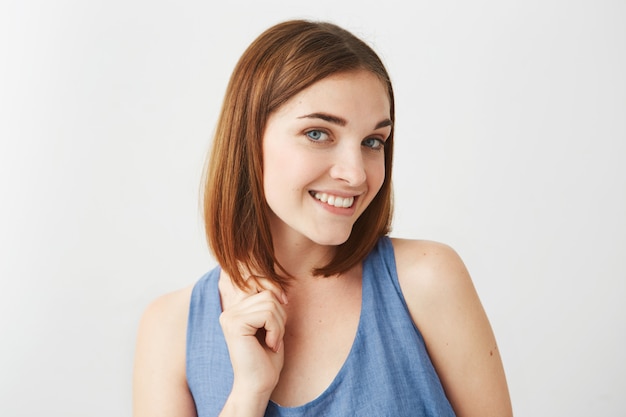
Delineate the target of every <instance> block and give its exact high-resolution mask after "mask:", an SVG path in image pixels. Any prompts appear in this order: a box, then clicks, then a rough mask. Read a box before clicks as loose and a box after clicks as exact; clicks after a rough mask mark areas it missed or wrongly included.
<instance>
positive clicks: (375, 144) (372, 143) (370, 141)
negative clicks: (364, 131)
mask: <svg viewBox="0 0 626 417" xmlns="http://www.w3.org/2000/svg"><path fill="white" fill-rule="evenodd" d="M363 145H364V146H366V147H368V148H371V149H375V150H378V149H382V147H383V146H385V142H383V141H382V140H380V139H378V138H367V139H365V140H364V141H363Z"/></svg>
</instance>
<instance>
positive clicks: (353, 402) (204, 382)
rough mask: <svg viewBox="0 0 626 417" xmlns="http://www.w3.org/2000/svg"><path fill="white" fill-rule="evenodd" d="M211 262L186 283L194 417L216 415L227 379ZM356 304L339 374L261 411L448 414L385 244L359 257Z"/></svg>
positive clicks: (318, 416)
mask: <svg viewBox="0 0 626 417" xmlns="http://www.w3.org/2000/svg"><path fill="white" fill-rule="evenodd" d="M219 275H220V270H219V267H216V268H215V269H213V270H212V271H210V272H208V273H207V274H206V275H204V276H203V277H202V278H201V279H200V280H199V281H198V282H197V283H196V285H195V286H194V289H193V292H192V296H191V304H190V308H189V323H188V329H187V358H186V361H187V365H186V366H187V383H188V385H189V388H190V390H191V394H192V396H193V398H194V401H195V404H196V410H197V412H198V417H214V416H217V415H219V413H220V411H221V409H222V407H223V406H224V403H225V402H226V399H227V398H228V395H229V394H230V389H231V387H232V383H233V371H232V367H231V363H230V359H229V356H228V349H227V347H226V341H225V340H224V335H223V333H222V329H221V327H220V324H219V321H218V320H219V316H220V314H221V304H220V296H219V292H218V287H217V282H218V279H219ZM362 294H363V295H362V306H361V316H360V321H359V325H358V328H357V332H356V336H355V339H354V342H353V345H352V348H351V350H350V353H349V354H348V357H347V359H346V361H345V363H344V364H343V366H342V368H341V369H340V370H339V373H338V374H337V376H336V377H335V379H334V380H333V381H332V382H331V384H330V385H329V386H328V388H326V390H325V391H324V392H323V393H322V394H320V396H319V397H317V398H316V399H314V400H313V401H311V402H309V403H306V404H304V405H302V406H298V407H282V406H280V405H278V404H276V403H274V402H273V401H270V402H269V403H268V405H267V410H266V412H265V416H267V417H274V416H283V417H304V416H314V417H322V416H327V417H346V416H368V417H369V416H376V417H384V416H393V417H403V416H407V417H409V416H410V417H426V416H433V417H434V416H437V417H447V416H454V411H453V410H452V407H451V406H450V403H449V401H448V399H447V398H446V395H445V393H444V391H443V388H442V386H441V382H440V380H439V377H438V376H437V374H436V372H435V369H434V368H433V365H432V363H431V361H430V358H429V356H428V353H427V351H426V347H425V345H424V340H423V338H422V335H421V334H420V332H419V330H418V329H417V327H415V325H414V323H413V321H412V319H411V316H410V315H409V312H408V309H407V306H406V303H405V300H404V297H403V295H402V291H401V290H400V285H399V283H398V276H397V273H396V265H395V258H394V253H393V246H392V244H391V240H390V239H389V238H388V237H383V238H381V239H380V240H379V242H378V243H377V245H376V247H375V248H374V250H373V251H372V252H371V253H370V254H369V255H368V257H367V258H366V259H365V260H364V262H363V289H362Z"/></svg>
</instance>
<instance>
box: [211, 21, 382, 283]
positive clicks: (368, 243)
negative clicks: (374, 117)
mask: <svg viewBox="0 0 626 417" xmlns="http://www.w3.org/2000/svg"><path fill="white" fill-rule="evenodd" d="M356 70H366V71H371V72H372V73H374V74H375V75H377V76H378V78H379V79H380V80H381V82H382V83H383V84H384V85H385V86H386V87H387V91H388V94H389V101H390V113H391V114H390V118H391V120H392V122H393V121H394V98H393V90H392V86H391V81H390V78H389V74H388V73H387V70H386V69H385V66H384V65H383V63H382V62H381V60H380V58H379V57H378V55H377V54H376V53H375V52H374V51H373V50H372V48H370V47H369V46H368V45H367V44H366V43H365V42H363V41H362V40H361V39H359V38H357V37H356V36H354V35H353V34H352V33H350V32H348V31H346V30H344V29H342V28H340V27H338V26H336V25H334V24H332V23H328V22H311V21H305V20H291V21H286V22H283V23H279V24H277V25H275V26H273V27H271V28H269V29H267V30H266V31H265V32H263V33H262V34H261V35H260V36H259V37H258V38H256V40H254V41H253V42H252V44H250V46H249V47H248V48H247V49H246V51H245V52H244V53H243V55H242V56H241V58H240V59H239V61H238V63H237V65H236V66H235V69H234V70H233V73H232V75H231V78H230V81H229V83H228V86H227V89H226V93H225V97H224V102H223V104H222V110H221V113H220V117H219V119H218V122H217V126H216V130H215V136H214V138H213V144H212V149H211V154H210V156H209V158H208V161H207V166H206V167H205V173H204V177H205V178H204V181H203V199H204V220H205V229H206V236H207V242H208V245H209V248H210V249H211V251H212V252H213V255H214V256H215V259H216V260H217V262H218V263H219V264H220V266H221V268H222V269H223V270H224V271H225V272H226V273H228V274H229V276H230V278H231V279H232V281H233V283H234V284H236V285H238V286H239V287H240V288H245V287H246V284H245V280H246V278H247V276H248V275H250V274H254V275H255V276H258V277H266V278H270V279H272V280H274V281H275V282H277V283H278V284H280V285H281V286H284V285H285V284H287V283H288V279H289V274H288V273H287V271H285V270H284V269H283V268H282V266H281V265H280V264H279V262H278V260H277V259H276V256H275V254H274V246H273V242H272V234H271V232H270V226H269V210H270V209H269V207H268V205H267V203H266V200H265V195H264V191H263V154H262V143H261V142H262V138H263V133H264V130H265V126H266V122H267V120H268V117H269V115H270V114H271V113H272V112H274V111H276V110H277V109H278V108H279V107H280V106H282V105H283V104H284V103H285V102H287V101H288V100H289V99H290V98H291V97H293V96H294V95H296V94H297V93H299V92H300V91H302V90H304V89H305V88H307V87H309V86H310V85H312V84H313V83H315V82H317V81H319V80H321V79H323V78H325V77H328V76H329V75H332V74H336V73H340V72H349V71H356ZM392 156H393V124H392V133H391V135H390V137H389V139H388V140H387V141H386V144H385V180H384V182H383V185H382V187H381V189H380V190H379V192H378V194H377V195H376V197H375V198H374V200H373V201H372V202H371V203H370V205H369V207H368V208H367V209H366V210H365V211H364V212H363V214H362V215H361V216H360V217H359V219H358V220H357V221H356V223H355V224H354V226H353V229H352V233H351V235H350V237H349V238H348V240H347V241H346V242H344V243H343V244H341V245H339V246H338V247H337V250H336V252H335V255H334V258H333V259H331V260H330V262H329V263H328V264H327V265H323V266H320V267H319V268H317V269H314V270H313V273H314V274H315V275H319V276H331V275H335V274H339V273H342V272H346V271H347V270H349V269H350V268H351V267H353V266H354V265H356V264H357V263H360V262H361V261H362V260H363V259H364V258H365V257H366V256H367V254H368V253H369V252H370V251H371V250H372V249H373V247H374V246H375V245H376V242H377V240H378V239H379V238H380V237H381V236H383V235H386V234H387V233H388V232H389V229H390V226H391V216H392V187H391V166H392ZM285 174H286V175H289V173H285Z"/></svg>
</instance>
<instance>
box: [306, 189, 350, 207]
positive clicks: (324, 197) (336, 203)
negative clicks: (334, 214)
mask: <svg viewBox="0 0 626 417" xmlns="http://www.w3.org/2000/svg"><path fill="white" fill-rule="evenodd" d="M310 194H311V195H312V196H313V197H314V198H315V199H316V200H319V201H321V202H322V203H326V204H328V205H329V206H333V207H337V208H349V207H352V204H354V197H339V196H336V195H332V194H327V193H318V192H315V191H311V193H310Z"/></svg>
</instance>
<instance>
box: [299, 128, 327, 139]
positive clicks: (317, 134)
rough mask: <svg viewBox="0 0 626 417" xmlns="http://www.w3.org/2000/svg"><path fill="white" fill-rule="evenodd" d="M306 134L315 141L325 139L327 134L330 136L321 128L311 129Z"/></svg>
mask: <svg viewBox="0 0 626 417" xmlns="http://www.w3.org/2000/svg"><path fill="white" fill-rule="evenodd" d="M305 134H306V136H307V137H308V138H309V139H311V140H312V141H314V142H321V141H323V140H325V139H324V137H325V136H328V135H327V134H326V133H324V132H322V131H321V130H309V131H308V132H306V133H305Z"/></svg>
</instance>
